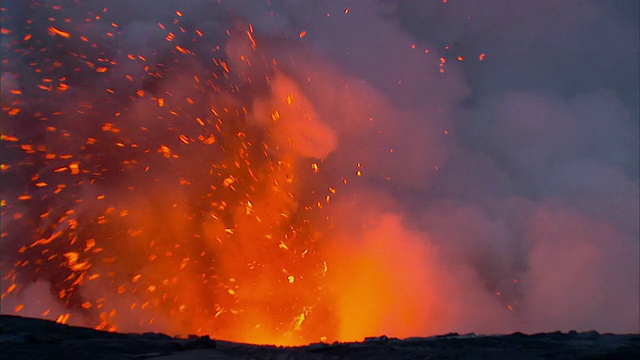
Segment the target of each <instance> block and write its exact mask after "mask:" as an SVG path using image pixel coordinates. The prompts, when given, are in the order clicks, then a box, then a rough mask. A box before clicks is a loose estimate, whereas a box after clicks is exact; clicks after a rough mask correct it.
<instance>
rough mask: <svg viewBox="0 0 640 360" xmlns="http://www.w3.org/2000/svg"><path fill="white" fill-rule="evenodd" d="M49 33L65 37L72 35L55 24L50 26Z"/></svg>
mask: <svg viewBox="0 0 640 360" xmlns="http://www.w3.org/2000/svg"><path fill="white" fill-rule="evenodd" d="M49 33H50V34H52V35H58V36H61V37H63V38H65V39H68V38H69V37H71V34H69V33H68V32H66V31H62V30H60V29H58V28H55V27H53V26H49Z"/></svg>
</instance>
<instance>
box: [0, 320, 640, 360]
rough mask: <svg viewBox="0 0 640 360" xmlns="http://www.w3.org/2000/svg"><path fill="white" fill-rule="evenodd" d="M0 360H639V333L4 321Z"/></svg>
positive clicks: (1, 330)
mask: <svg viewBox="0 0 640 360" xmlns="http://www.w3.org/2000/svg"><path fill="white" fill-rule="evenodd" d="M0 358H1V359H3V360H9V359H92V360H96V359H165V360H170V359H173V360H178V359H640V334H632V335H614V334H598V333H597V332H585V333H576V332H571V333H568V334H563V333H559V332H557V333H548V334H535V335H524V334H520V333H516V334H511V335H503V336H476V335H458V334H449V335H445V336H435V337H429V338H410V339H404V340H399V339H393V338H387V337H384V336H383V337H380V338H373V339H367V340H365V341H364V342H359V343H335V344H332V345H328V344H312V345H308V346H304V347H295V348H279V347H273V346H255V345H247V344H238V343H231V342H227V341H220V340H212V339H210V338H209V337H192V338H188V339H180V338H172V337H170V336H167V335H163V334H150V333H148V334H119V333H109V332H103V331H97V330H93V329H88V328H81V327H72V326H67V325H60V324H56V323H54V322H50V321H46V320H40V319H31V318H23V317H18V316H8V315H0Z"/></svg>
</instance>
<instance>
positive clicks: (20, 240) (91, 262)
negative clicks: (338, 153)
mask: <svg viewBox="0 0 640 360" xmlns="http://www.w3.org/2000/svg"><path fill="white" fill-rule="evenodd" d="M29 6H30V7H31V9H30V10H29V12H28V13H29V15H30V16H31V17H30V18H28V19H26V23H27V26H26V28H25V29H24V31H25V32H28V33H25V34H24V35H23V36H21V40H20V41H14V42H11V43H10V44H4V48H3V51H5V52H12V53H14V54H18V55H17V56H18V59H17V60H16V61H15V62H13V61H7V60H5V62H4V63H3V87H10V93H9V94H8V95H7V96H6V97H3V100H2V106H3V113H4V116H5V120H4V121H3V130H2V134H3V135H2V144H3V147H4V151H5V152H6V153H5V154H6V155H5V156H4V159H5V160H4V161H3V165H2V172H3V178H4V179H5V181H8V183H9V186H8V187H6V189H7V191H6V192H5V193H4V194H3V200H2V228H3V229H2V230H3V233H2V248H3V257H2V260H3V263H2V266H3V269H2V270H3V276H4V280H3V282H4V289H5V291H4V293H3V295H2V296H3V299H4V302H5V310H4V311H14V312H15V313H17V314H26V315H31V316H40V317H46V318H51V319H56V320H57V321H58V322H62V323H71V324H80V325H89V326H92V327H95V328H97V329H105V330H110V331H115V330H119V331H150V330H154V331H163V332H167V333H171V334H182V335H186V334H210V335H212V336H214V337H216V338H224V339H229V340H235V341H244V342H253V343H275V344H287V345H292V344H303V343H309V342H315V341H334V340H355V339H359V338H362V337H363V336H366V335H375V334H377V333H378V332H379V331H385V330H386V329H391V330H392V333H393V334H397V335H411V334H414V332H415V333H417V331H418V328H417V326H416V325H415V324H416V323H417V321H416V320H415V319H414V317H416V316H419V315H417V314H424V311H420V309H419V307H418V303H420V302H421V301H422V300H423V299H421V298H420V297H421V296H422V295H416V294H413V295H410V294H408V293H409V292H410V291H411V289H412V288H413V287H414V286H413V285H412V282H415V281H420V282H422V280H424V279H423V278H421V277H420V276H418V277H416V276H415V272H416V270H415V268H417V267H418V266H419V265H420V262H421V261H422V260H421V259H422V255H421V252H422V250H418V252H417V253H416V252H415V251H414V252H413V254H412V255H411V256H409V257H407V256H406V255H403V254H407V253H412V252H411V250H410V249H411V248H412V247H420V246H419V245H417V244H415V245H412V244H411V241H410V240H403V241H401V242H397V243H394V241H392V239H393V238H394V236H396V235H394V234H393V233H390V231H393V229H387V225H389V226H390V227H391V228H393V227H399V225H398V224H397V222H398V221H399V220H398V219H397V218H394V217H389V216H391V215H389V216H385V217H384V220H382V223H381V225H380V226H381V227H383V228H384V230H382V231H383V233H382V234H378V235H376V236H377V238H378V240H376V245H375V246H373V247H369V246H366V247H363V248H359V247H360V246H356V245H353V244H352V242H351V241H349V240H350V239H349V236H358V234H359V233H360V231H359V230H358V231H353V230H351V232H352V234H350V235H348V234H347V233H346V232H345V231H344V227H345V224H340V222H341V220H336V217H337V218H341V217H342V215H341V212H344V213H345V214H349V215H348V219H349V221H354V219H358V217H359V216H358V215H357V214H358V212H359V211H360V207H359V206H357V205H356V203H357V202H356V201H354V199H352V197H354V196H356V197H357V196H358V193H357V192H356V189H357V186H352V184H351V183H352V182H356V183H357V182H358V178H359V177H361V176H366V175H363V172H364V171H365V170H363V169H361V167H362V165H361V164H359V163H358V159H346V160H345V159H344V158H343V159H340V161H349V162H352V163H353V166H354V170H353V171H352V172H351V173H350V174H347V173H344V174H340V173H338V174H337V175H336V172H335V171H334V172H332V173H329V172H328V171H326V170H325V168H330V167H331V162H332V155H331V154H332V152H334V150H335V149H336V147H337V146H338V141H339V140H338V137H337V135H336V132H335V131H334V130H332V128H331V127H330V126H329V125H327V123H325V122H324V121H323V119H322V118H321V116H320V115H319V114H318V112H317V111H316V110H315V109H314V106H315V105H314V104H313V103H312V101H310V100H309V99H308V96H307V95H306V94H305V91H304V90H303V89H302V88H301V86H300V85H298V84H299V82H300V81H301V80H300V79H298V78H296V76H297V75H299V74H287V72H288V71H289V72H291V70H290V68H291V67H290V64H287V63H286V60H281V59H282V58H283V54H282V53H283V50H282V44H278V43H277V42H274V41H272V40H270V39H268V38H265V37H263V38H262V39H261V38H260V34H257V33H256V32H255V31H254V29H253V26H252V25H251V24H247V23H243V22H241V21H234V22H233V23H232V24H230V25H229V27H228V29H225V31H224V34H223V36H220V34H217V33H213V34H206V33H205V32H204V31H201V30H200V29H198V28H195V27H194V26H193V24H189V23H187V21H185V20H184V18H182V14H181V12H180V11H177V12H176V14H175V18H174V19H172V21H171V22H169V23H167V24H163V23H160V22H159V23H158V24H157V26H158V27H159V28H160V29H161V30H162V31H164V32H165V34H166V39H165V40H166V44H168V47H167V46H165V48H164V49H160V50H154V51H152V55H153V56H154V59H148V58H146V57H145V56H143V55H142V54H138V53H133V52H131V53H125V51H123V50H122V49H121V47H120V46H119V43H118V41H120V40H119V35H120V34H121V33H119V31H118V28H119V25H118V24H116V23H115V22H114V23H111V24H110V25H109V27H110V31H109V32H107V34H106V35H104V34H101V38H100V39H97V38H95V37H92V35H91V34H92V33H95V31H96V28H97V27H99V26H102V25H103V24H102V22H101V20H100V19H101V17H107V14H108V9H107V8H105V9H102V11H100V12H97V13H93V12H91V11H89V10H88V9H85V10H86V11H87V13H86V14H85V15H86V16H88V17H86V19H85V20H84V22H82V20H78V19H68V18H67V19H65V22H66V23H65V22H63V23H62V25H58V24H57V23H55V22H53V21H52V24H51V26H48V27H47V28H46V32H42V31H40V32H39V30H42V27H41V26H40V27H37V26H35V25H33V26H29V25H30V24H33V23H34V22H36V21H39V20H38V19H37V18H38V16H39V15H41V14H42V13H43V12H44V11H42V8H41V7H47V8H48V7H49V6H50V5H48V4H41V5H36V4H35V3H32V4H30V5H29ZM68 6H76V7H79V8H80V9H82V6H80V5H77V4H76V5H73V4H71V3H69V4H68ZM55 9H56V7H55V6H53V9H49V8H48V9H47V11H54V10H55ZM9 15H11V14H9ZM4 16H7V15H6V14H5V15H4ZM67 20H68V21H67ZM183 22H184V23H185V25H183ZM3 31H4V30H3ZM7 31H10V30H7ZM13 31H16V30H13ZM94 36H97V35H94ZM300 36H302V34H301V35H300ZM218 37H219V39H218ZM216 40H220V46H217V47H216V48H206V46H210V45H209V44H211V43H215V41H216ZM293 43H294V45H293V48H296V47H299V46H300V45H296V44H295V41H293ZM204 44H206V46H205V45H204ZM288 46H290V45H288ZM38 52H43V53H44V54H45V55H46V56H44V57H37V58H34V60H33V61H27V60H26V59H27V58H29V57H30V56H32V54H34V53H38ZM276 52H277V53H278V54H275V53H276ZM209 55H211V56H210V57H209ZM35 59H37V60H35ZM281 63H282V65H281ZM23 67H28V69H29V70H30V71H31V72H32V73H33V74H34V76H31V77H29V78H28V79H25V78H21V77H18V76H17V74H21V73H22V72H23V71H24V69H23ZM12 74H14V75H12ZM32 81H33V82H32ZM302 81H304V82H307V83H308V84H307V87H308V86H311V87H313V84H314V83H313V80H312V79H311V78H309V79H305V80H302ZM315 91H320V92H328V91H331V89H328V88H327V87H326V86H325V87H324V88H315ZM323 96H325V97H326V95H323ZM352 96H353V95H352ZM334 162H335V161H334ZM334 203H338V204H343V205H338V206H337V207H336V206H334ZM345 204H349V205H345ZM348 207H350V208H349V209H347V208H348ZM363 214H364V212H363ZM369 215H371V214H369ZM369 215H367V216H369ZM355 221H358V220H355ZM367 231H371V230H367ZM365 248H366V249H369V250H366V251H364V252H362V250H364V249H365ZM407 250H409V251H407ZM356 258H357V260H354V259H356ZM398 263H399V264H401V266H400V268H398V265H397V264H398ZM394 264H395V265H394ZM412 268H414V269H412ZM371 272H374V274H375V275H372V274H371ZM420 286H421V287H422V288H424V286H425V285H424V284H421V285H420ZM394 293H397V295H394ZM34 294H36V295H34ZM34 297H35V298H34ZM7 303H15V305H14V306H13V309H8V310H7V309H6V304H7ZM420 306H422V305H420ZM392 309H396V310H394V311H395V312H398V314H397V315H398V316H397V317H396V316H395V315H394V314H395V313H394V311H390V310H392ZM382 317H384V319H382Z"/></svg>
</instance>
